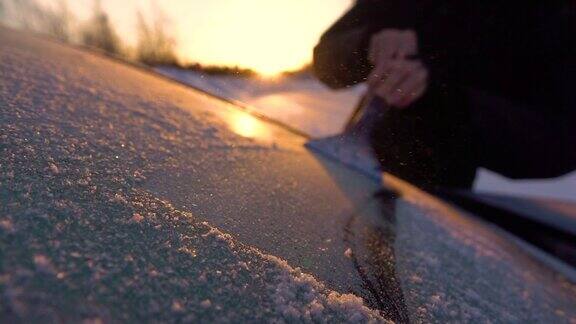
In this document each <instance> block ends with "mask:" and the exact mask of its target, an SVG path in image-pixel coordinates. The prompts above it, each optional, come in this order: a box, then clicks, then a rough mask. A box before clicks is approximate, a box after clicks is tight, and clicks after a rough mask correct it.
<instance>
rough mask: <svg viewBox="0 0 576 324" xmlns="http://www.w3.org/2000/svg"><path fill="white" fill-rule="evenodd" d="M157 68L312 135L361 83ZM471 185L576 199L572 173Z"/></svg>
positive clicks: (489, 175)
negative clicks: (341, 86)
mask: <svg viewBox="0 0 576 324" xmlns="http://www.w3.org/2000/svg"><path fill="white" fill-rule="evenodd" d="M156 70H157V71H158V72H160V73H162V74H164V75H166V76H168V77H171V78H174V79H176V80H179V81H181V82H184V83H187V84H190V85H192V86H194V87H196V88H199V89H202V90H205V91H207V92H210V93H213V94H215V95H217V96H220V97H224V98H226V99H231V100H235V101H239V102H241V103H243V104H245V105H247V106H249V107H250V108H252V109H253V110H254V111H256V112H258V113H260V114H263V115H265V116H267V117H269V118H271V119H274V120H278V121H280V122H282V123H284V124H286V125H288V126H291V127H293V128H295V129H297V130H300V131H302V132H304V133H305V134H309V135H310V136H312V137H315V138H317V137H323V136H328V135H334V134H337V133H338V132H339V131H340V130H341V129H342V127H343V125H344V124H345V123H346V120H347V118H348V117H349V116H350V114H351V113H352V110H353V108H354V106H355V105H356V103H357V102H358V100H359V98H360V96H361V95H362V93H363V91H364V88H363V86H358V87H355V88H351V89H347V90H340V91H332V90H330V89H328V88H327V87H325V86H324V85H322V84H321V83H320V82H318V81H317V80H316V79H314V78H313V77H312V76H310V77H299V78H283V79H276V80H274V79H272V80H266V79H250V78H242V77H234V76H210V75H206V74H203V73H199V72H194V71H185V70H180V69H177V68H171V67H159V68H156ZM475 190H477V191H480V192H494V193H503V194H512V195H527V196H536V197H546V198H556V199H561V200H569V201H576V172H573V173H571V174H569V175H566V176H564V177H561V178H557V179H544V180H511V179H507V178H505V177H502V176H500V175H498V174H496V173H494V172H491V171H489V170H486V169H481V170H480V172H479V176H478V178H477V181H476V184H475Z"/></svg>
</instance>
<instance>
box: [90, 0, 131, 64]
mask: <svg viewBox="0 0 576 324" xmlns="http://www.w3.org/2000/svg"><path fill="white" fill-rule="evenodd" d="M81 40H82V43H83V44H84V45H87V46H92V47H96V48H100V49H102V50H104V51H106V52H108V53H112V54H121V52H122V49H121V46H120V38H119V37H118V34H117V33H116V30H115V29H114V27H113V26H112V24H111V22H110V18H109V17H108V14H107V13H106V12H105V11H104V10H103V9H102V3H101V1H100V0H94V9H93V13H92V18H91V19H90V20H89V21H88V23H86V24H85V25H84V28H83V29H82V31H81Z"/></svg>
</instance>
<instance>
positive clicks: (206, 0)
mask: <svg viewBox="0 0 576 324" xmlns="http://www.w3.org/2000/svg"><path fill="white" fill-rule="evenodd" d="M32 1H36V2H38V3H40V4H42V5H43V6H48V7H52V8H58V7H59V6H61V5H62V3H65V4H66V6H67V7H68V8H69V9H70V13H71V14H72V15H73V16H74V17H75V18H76V20H77V22H78V24H76V25H75V26H76V27H75V28H77V29H78V30H80V29H81V28H82V23H84V22H86V21H87V20H88V19H90V17H92V14H93V9H94V4H95V2H94V1H95V0H32ZM62 1H63V2H62ZM99 1H100V3H101V5H102V9H103V10H104V11H105V12H106V13H107V14H108V15H109V17H110V21H111V22H112V24H113V27H114V28H115V29H116V31H117V32H118V34H119V36H120V37H121V39H122V41H123V43H124V44H123V47H125V48H128V49H129V48H134V47H135V46H136V43H137V39H138V35H139V32H140V31H139V30H138V29H137V25H138V24H137V16H138V13H139V12H141V13H142V14H143V16H144V17H145V19H147V20H149V21H154V20H155V19H158V18H161V22H162V26H163V29H165V31H166V32H167V33H168V35H169V36H170V37H172V38H173V39H174V40H175V42H176V48H175V51H176V55H177V56H178V58H179V60H180V61H181V63H184V64H186V63H200V64H202V65H207V66H228V67H234V66H236V67H239V68H244V69H252V70H254V71H256V72H257V73H259V74H260V75H261V76H262V77H266V78H271V77H274V76H277V75H278V74H280V73H281V72H285V71H292V70H297V69H299V68H301V67H302V66H304V65H306V64H308V63H310V62H311V60H312V49H313V48H314V45H316V43H317V42H318V39H319V37H320V36H321V35H322V33H323V32H324V31H325V30H326V29H327V28H328V27H329V26H330V25H331V24H332V23H333V22H334V21H335V20H336V19H337V18H338V17H339V16H340V15H342V13H343V12H344V11H345V10H346V9H347V8H349V7H350V5H351V4H352V2H353V0H321V1H311V0H123V1H118V0H99Z"/></svg>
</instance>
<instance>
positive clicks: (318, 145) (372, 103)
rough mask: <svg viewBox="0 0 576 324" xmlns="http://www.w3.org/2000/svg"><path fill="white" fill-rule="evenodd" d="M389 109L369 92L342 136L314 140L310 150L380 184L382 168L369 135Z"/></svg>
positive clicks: (308, 145) (307, 145)
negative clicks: (373, 150)
mask: <svg viewBox="0 0 576 324" xmlns="http://www.w3.org/2000/svg"><path fill="white" fill-rule="evenodd" d="M386 110H387V108H386V105H385V103H384V102H382V101H381V99H379V98H378V97H376V96H375V95H374V93H373V92H372V91H368V93H367V94H366V95H365V96H364V98H363V99H362V100H361V101H360V103H359V104H358V107H357V108H356V109H355V110H354V112H353V113H352V115H351V116H350V118H349V120H348V123H347V124H346V126H345V127H344V130H343V132H342V133H341V134H339V135H334V136H329V137H325V138H320V139H313V140H310V141H309V142H308V143H306V147H308V148H309V149H311V150H312V151H315V152H317V153H319V154H322V155H323V156H325V157H327V158H329V159H331V160H335V161H337V162H340V163H342V164H344V165H346V166H348V167H350V168H353V169H355V170H357V171H360V172H362V173H364V174H366V175H368V176H369V177H371V178H374V179H375V180H377V181H380V177H381V171H380V165H379V164H378V161H377V160H376V158H375V156H374V154H373V152H372V148H371V146H370V142H369V141H370V139H369V136H370V133H371V130H372V128H373V127H374V125H375V124H377V123H376V121H377V120H378V119H380V118H382V117H381V116H382V115H383V114H384V113H385V112H386Z"/></svg>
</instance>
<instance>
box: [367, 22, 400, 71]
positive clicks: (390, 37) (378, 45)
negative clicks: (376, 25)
mask: <svg viewBox="0 0 576 324" xmlns="http://www.w3.org/2000/svg"><path fill="white" fill-rule="evenodd" d="M400 37H401V31H399V30H396V29H386V30H383V31H382V32H380V33H378V34H376V35H375V36H373V37H372V39H371V42H370V50H369V60H370V62H371V63H372V64H375V65H377V64H380V63H382V62H384V61H386V60H390V59H392V58H393V57H395V56H396V55H397V54H398V50H399V46H400Z"/></svg>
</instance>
